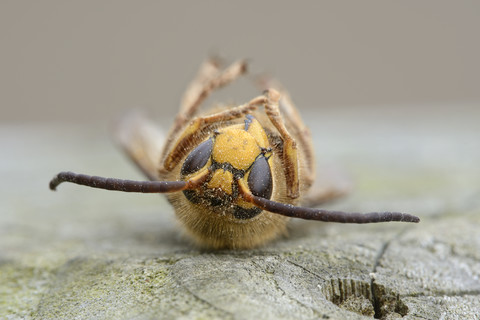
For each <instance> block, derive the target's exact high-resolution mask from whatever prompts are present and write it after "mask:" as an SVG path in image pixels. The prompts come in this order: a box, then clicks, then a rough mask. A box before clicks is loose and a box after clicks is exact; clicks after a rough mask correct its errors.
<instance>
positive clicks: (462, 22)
mask: <svg viewBox="0 0 480 320" xmlns="http://www.w3.org/2000/svg"><path fill="white" fill-rule="evenodd" d="M479 13H480V2H478V1H437V0H436V1H298V2H293V1H291V2H286V1H285V2H284V3H281V2H279V1H260V2H257V1H236V2H233V1H232V2H222V1H195V2H194V1H190V2H187V1H182V2H180V1H178V2H173V1H172V2H169V3H167V2H165V1H1V2H0V43H1V58H0V70H1V72H0V88H1V92H2V93H1V95H0V108H1V117H0V118H1V119H0V121H1V122H3V123H22V122H32V121H33V122H36V121H48V122H52V121H61V122H66V123H71V122H89V123H98V124H100V123H105V122H106V121H110V120H111V119H112V118H113V117H115V116H116V115H118V114H120V113H121V112H122V111H123V110H126V109H130V108H133V107H140V108H143V109H147V110H150V111H151V113H152V114H153V115H154V116H156V117H163V115H165V116H166V117H165V119H171V116H173V114H174V113H175V112H176V109H177V106H178V102H179V100H180V95H181V93H182V91H183V89H184V88H185V86H186V85H187V83H188V82H189V81H190V79H191V78H192V76H193V75H194V73H195V71H196V68H197V66H198V65H199V64H200V62H201V61H202V60H203V59H204V58H205V57H207V56H208V55H210V54H218V55H221V56H223V57H225V58H226V59H227V60H228V61H232V60H235V59H238V58H249V59H250V61H251V66H252V67H251V70H252V74H255V73H260V72H269V73H271V74H273V75H275V76H276V77H278V78H279V79H280V80H281V81H282V82H283V83H284V84H285V85H286V86H287V87H288V88H289V90H290V91H291V93H292V95H293V97H294V99H295V101H296V102H297V104H298V105H299V106H300V107H301V108H302V109H307V108H322V109H327V108H333V107H335V108H339V107H342V108H351V107H356V106H362V107H363V106H381V107H382V108H387V107H391V109H395V108H398V107H399V106H402V108H407V106H410V109H408V110H409V111H412V112H414V111H415V110H417V109H418V106H419V105H421V106H422V108H424V109H425V108H427V107H430V109H431V111H432V113H433V114H434V115H436V114H438V112H437V110H438V109H439V108H443V109H445V108H454V107H451V106H453V105H455V108H457V107H458V105H459V104H462V105H469V106H472V105H473V106H475V105H478V103H479V102H480V90H479V84H480V63H479V57H480V41H479V40H478V39H479V31H480V19H479V17H480V15H479ZM256 93H257V92H256V91H255V89H254V88H253V87H251V86H250V85H249V82H248V81H244V82H240V84H238V86H236V87H234V88H232V89H226V90H225V91H224V92H222V93H220V95H218V96H216V98H214V99H215V100H223V98H225V97H228V98H229V99H234V100H235V101H238V102H242V101H245V100H248V99H249V98H251V97H252V96H254V95H255V94H256ZM412 106H413V107H412ZM448 106H450V107H448ZM162 121H163V120H162ZM165 123H168V120H165Z"/></svg>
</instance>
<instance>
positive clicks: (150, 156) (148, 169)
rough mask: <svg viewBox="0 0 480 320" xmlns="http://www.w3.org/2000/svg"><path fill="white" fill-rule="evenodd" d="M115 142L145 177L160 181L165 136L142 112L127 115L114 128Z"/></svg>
mask: <svg viewBox="0 0 480 320" xmlns="http://www.w3.org/2000/svg"><path fill="white" fill-rule="evenodd" d="M114 138H115V141H116V142H117V143H118V144H119V145H120V146H121V147H122V149H123V150H124V151H125V152H126V153H127V155H128V156H129V157H130V158H131V159H132V160H133V162H134V163H135V164H136V165H137V166H138V168H139V169H140V170H141V171H142V172H143V173H144V174H145V176H146V177H147V178H148V179H150V180H152V181H155V180H158V166H159V164H160V161H161V152H162V147H163V143H164V141H165V135H164V134H163V132H162V131H161V130H160V129H159V128H158V127H156V126H155V125H153V124H152V123H151V122H150V121H149V120H148V119H147V118H146V117H145V116H143V115H142V114H141V113H140V112H137V111H134V112H130V113H128V114H126V115H125V116H123V117H122V118H120V119H119V121H117V122H116V124H115V126H114Z"/></svg>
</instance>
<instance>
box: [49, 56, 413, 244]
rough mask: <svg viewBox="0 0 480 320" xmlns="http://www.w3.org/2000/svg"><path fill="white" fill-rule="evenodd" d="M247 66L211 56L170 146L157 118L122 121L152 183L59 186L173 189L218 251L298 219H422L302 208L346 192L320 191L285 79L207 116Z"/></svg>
mask: <svg viewBox="0 0 480 320" xmlns="http://www.w3.org/2000/svg"><path fill="white" fill-rule="evenodd" d="M245 71H246V63H245V62H244V61H238V62H236V63H233V64H232V65H231V66H230V67H228V68H225V69H223V70H222V69H221V68H220V64H219V62H218V61H216V60H215V59H210V60H208V61H206V62H205V63H204V64H203V65H202V66H201V68H200V70H199V72H198V74H197V76H196V78H195V79H194V81H193V82H192V83H191V84H190V86H189V87H188V88H187V90H186V92H185V94H184V97H183V100H182V103H181V107H180V112H179V113H178V115H177V117H176V119H175V122H174V123H173V127H172V128H171V130H170V134H169V136H168V138H167V139H166V141H165V143H164V144H163V147H162V146H161V142H160V141H159V138H158V137H159V135H157V131H155V130H154V129H153V127H152V125H151V124H149V123H148V121H147V120H145V119H142V118H139V117H136V116H130V117H126V119H124V120H123V121H121V122H120V124H119V126H118V130H117V131H118V134H117V136H118V140H119V142H120V145H121V146H122V147H123V148H124V149H125V151H126V152H127V154H128V155H129V156H130V157H131V158H132V159H133V161H134V162H135V163H136V164H137V166H138V167H139V168H140V169H141V170H142V171H143V173H144V174H145V175H146V176H147V178H148V179H149V180H150V181H132V180H121V179H113V178H102V177H97V176H87V175H83V174H76V173H72V172H61V173H59V174H58V175H56V176H55V177H54V178H53V179H52V181H51V182H50V188H51V189H52V190H55V189H56V187H57V186H58V185H59V184H60V183H62V182H65V181H67V182H72V183H76V184H80V185H85V186H89V187H93V188H100V189H107V190H116V191H123V192H142V193H166V194H167V198H168V200H169V202H170V203H171V204H172V206H173V207H174V209H175V213H176V215H177V217H178V219H179V220H180V222H181V223H182V224H183V225H184V226H185V229H186V231H187V233H188V234H189V235H190V236H191V238H193V239H194V240H195V241H196V242H197V243H198V244H199V245H200V246H202V247H207V248H214V249H221V248H232V249H249V248H253V247H256V246H259V245H262V244H264V243H266V242H267V241H270V240H272V239H274V238H277V237H278V236H279V235H282V234H285V233H286V225H287V222H288V220H289V219H290V217H293V218H301V219H307V220H319V221H325V222H340V223H373V222H388V221H403V222H419V221H420V219H419V218H418V217H416V216H412V215H409V214H405V213H399V212H372V213H366V214H361V213H345V212H341V211H327V210H321V209H312V208H307V207H300V206H298V205H299V204H303V205H306V204H307V205H310V206H313V205H318V204H320V203H324V202H325V201H326V200H329V199H330V198H333V197H334V196H336V195H338V194H337V193H336V192H326V193H323V194H320V193H318V192H316V191H315V190H313V189H314V188H311V186H312V184H313V182H314V177H315V160H314V154H313V148H312V139H311V136H310V132H309V130H308V128H307V127H306V126H305V125H304V123H303V121H302V119H301V118H300V116H299V113H298V112H297V109H296V108H295V106H294V104H293V103H292V101H291V99H290V98H289V96H288V94H287V92H286V91H285V90H284V89H283V88H282V87H281V86H280V85H278V84H277V83H276V82H274V81H272V80H270V81H263V82H262V83H263V89H265V91H264V93H263V94H262V95H260V96H258V97H256V98H253V99H252V100H250V101H249V102H248V103H246V104H243V105H239V106H235V107H229V108H226V107H223V108H222V107H217V108H216V109H213V110H210V112H207V113H205V114H203V115H197V113H198V109H199V106H200V105H201V104H202V102H203V101H204V100H205V99H206V98H207V97H208V96H209V95H210V94H211V93H212V92H213V91H214V90H215V89H218V88H220V87H223V86H225V85H227V84H229V83H230V82H232V81H233V80H235V79H236V78H237V77H238V76H240V75H241V74H243V73H244V72H245ZM259 107H263V108H262V109H263V110H262V109H260V110H258V109H259Z"/></svg>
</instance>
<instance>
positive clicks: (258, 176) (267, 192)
mask: <svg viewBox="0 0 480 320" xmlns="http://www.w3.org/2000/svg"><path fill="white" fill-rule="evenodd" d="M248 187H249V188H250V191H251V192H252V194H254V195H255V196H257V197H262V198H265V199H270V197H271V196H272V187H273V180H272V172H271V170H270V165H269V164H268V160H267V158H265V157H264V156H260V157H258V158H257V159H256V160H255V162H254V163H253V165H252V168H251V169H250V174H249V175H248Z"/></svg>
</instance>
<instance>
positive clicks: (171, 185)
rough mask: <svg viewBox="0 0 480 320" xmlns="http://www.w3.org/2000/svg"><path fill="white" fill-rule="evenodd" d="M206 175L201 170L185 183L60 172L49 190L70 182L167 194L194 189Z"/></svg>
mask: <svg viewBox="0 0 480 320" xmlns="http://www.w3.org/2000/svg"><path fill="white" fill-rule="evenodd" d="M208 175H209V171H208V170H202V171H201V172H199V173H198V174H197V175H195V177H193V178H192V179H190V180H187V181H135V180H124V179H115V178H104V177H98V176H89V175H85V174H77V173H74V172H60V173H59V174H57V175H56V176H55V177H53V179H52V180H51V181H50V189H51V190H54V191H55V190H56V189H57V186H58V185H59V184H60V183H62V182H71V183H75V184H79V185H83V186H87V187H92V188H98V189H105V190H114V191H122V192H141V193H169V192H177V191H182V190H187V189H195V188H196V187H198V186H199V185H200V184H202V183H203V182H204V181H205V179H206V178H207V177H208Z"/></svg>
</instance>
